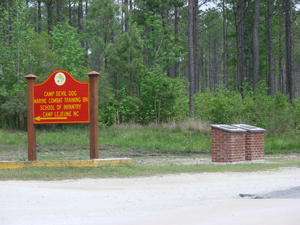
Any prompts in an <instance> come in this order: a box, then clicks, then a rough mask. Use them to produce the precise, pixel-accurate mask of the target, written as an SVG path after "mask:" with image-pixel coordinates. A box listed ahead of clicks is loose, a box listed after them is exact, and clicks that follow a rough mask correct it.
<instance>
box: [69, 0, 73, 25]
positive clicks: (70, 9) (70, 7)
mask: <svg viewBox="0 0 300 225" xmlns="http://www.w3.org/2000/svg"><path fill="white" fill-rule="evenodd" d="M69 24H70V26H72V5H71V0H69Z"/></svg>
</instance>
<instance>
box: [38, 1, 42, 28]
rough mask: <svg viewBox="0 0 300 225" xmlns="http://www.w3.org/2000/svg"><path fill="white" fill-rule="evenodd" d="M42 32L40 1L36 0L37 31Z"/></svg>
mask: <svg viewBox="0 0 300 225" xmlns="http://www.w3.org/2000/svg"><path fill="white" fill-rule="evenodd" d="M41 32H42V10H41V1H38V33H39V34H40V33H41Z"/></svg>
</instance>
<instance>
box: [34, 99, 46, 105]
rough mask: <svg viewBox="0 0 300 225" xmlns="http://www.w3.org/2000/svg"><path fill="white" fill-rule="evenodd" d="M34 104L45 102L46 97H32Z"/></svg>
mask: <svg viewBox="0 0 300 225" xmlns="http://www.w3.org/2000/svg"><path fill="white" fill-rule="evenodd" d="M33 103H34V104H47V99H46V98H37V99H33Z"/></svg>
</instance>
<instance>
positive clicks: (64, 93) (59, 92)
mask: <svg viewBox="0 0 300 225" xmlns="http://www.w3.org/2000/svg"><path fill="white" fill-rule="evenodd" d="M56 96H67V92H66V91H56Z"/></svg>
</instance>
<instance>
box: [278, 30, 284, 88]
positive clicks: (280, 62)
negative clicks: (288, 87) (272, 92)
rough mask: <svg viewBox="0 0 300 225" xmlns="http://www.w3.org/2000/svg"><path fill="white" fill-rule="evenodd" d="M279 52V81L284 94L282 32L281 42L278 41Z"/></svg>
mask: <svg viewBox="0 0 300 225" xmlns="http://www.w3.org/2000/svg"><path fill="white" fill-rule="evenodd" d="M278 45H279V46H278V52H279V58H278V70H279V76H278V77H279V79H278V86H279V90H280V92H281V93H282V94H286V93H284V82H283V66H282V49H281V48H282V46H281V32H279V41H278Z"/></svg>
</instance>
